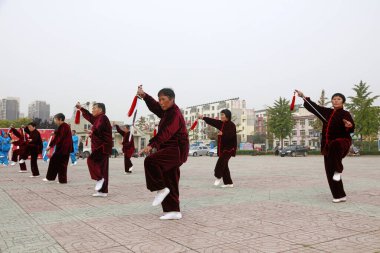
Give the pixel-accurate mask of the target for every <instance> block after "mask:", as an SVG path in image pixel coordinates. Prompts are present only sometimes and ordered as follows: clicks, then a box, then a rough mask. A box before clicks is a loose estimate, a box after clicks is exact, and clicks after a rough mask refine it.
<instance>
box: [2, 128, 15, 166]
mask: <svg viewBox="0 0 380 253" xmlns="http://www.w3.org/2000/svg"><path fill="white" fill-rule="evenodd" d="M11 145H12V144H11V137H10V136H9V134H8V133H7V132H4V131H1V134H0V165H3V166H4V167H6V166H8V164H9V161H8V155H9V150H10V149H11Z"/></svg>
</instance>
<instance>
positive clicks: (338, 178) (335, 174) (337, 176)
mask: <svg viewBox="0 0 380 253" xmlns="http://www.w3.org/2000/svg"><path fill="white" fill-rule="evenodd" d="M341 174H342V173H339V172H335V173H334V176H333V180H334V181H340V179H341V176H340V175H341Z"/></svg>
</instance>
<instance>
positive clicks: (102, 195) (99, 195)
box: [92, 192, 108, 197]
mask: <svg viewBox="0 0 380 253" xmlns="http://www.w3.org/2000/svg"><path fill="white" fill-rule="evenodd" d="M107 195H108V194H107V193H104V192H95V193H94V194H92V196H93V197H107Z"/></svg>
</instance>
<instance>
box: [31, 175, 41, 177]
mask: <svg viewBox="0 0 380 253" xmlns="http://www.w3.org/2000/svg"><path fill="white" fill-rule="evenodd" d="M29 177H40V175H38V176H33V175H31V176H29Z"/></svg>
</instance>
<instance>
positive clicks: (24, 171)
mask: <svg viewBox="0 0 380 253" xmlns="http://www.w3.org/2000/svg"><path fill="white" fill-rule="evenodd" d="M27 172H28V171H27V170H20V171H19V172H18V173H27Z"/></svg>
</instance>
